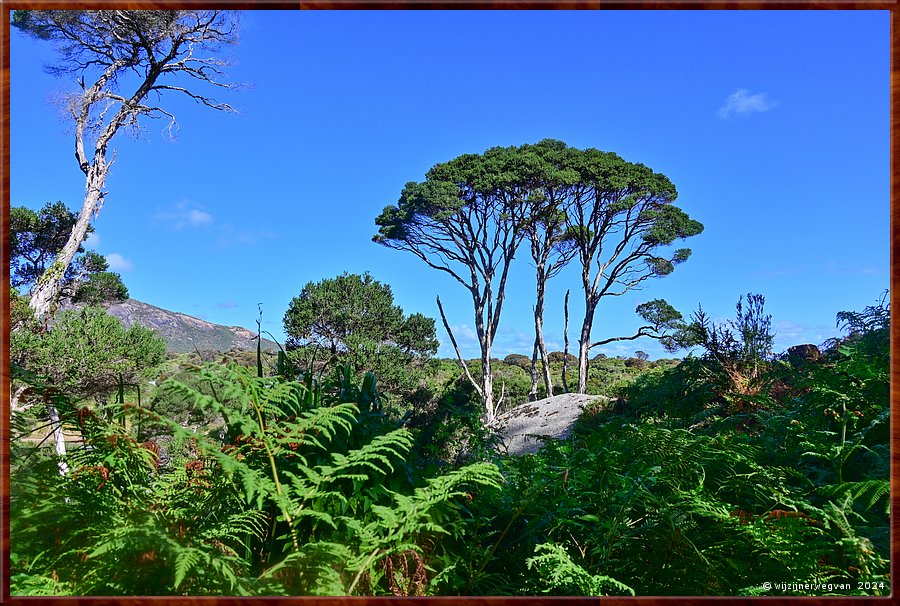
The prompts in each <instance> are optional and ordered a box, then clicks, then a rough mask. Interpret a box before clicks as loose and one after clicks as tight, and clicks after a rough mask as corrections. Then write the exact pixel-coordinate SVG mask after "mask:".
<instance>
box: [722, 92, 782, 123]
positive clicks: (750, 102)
mask: <svg viewBox="0 0 900 606" xmlns="http://www.w3.org/2000/svg"><path fill="white" fill-rule="evenodd" d="M777 104H778V103H777V102H775V101H772V100H771V99H769V98H768V97H767V96H766V93H753V94H751V93H750V91H749V90H747V89H746V88H739V89H738V90H736V91H734V92H733V93H731V95H729V97H728V98H727V99H726V100H725V105H723V106H722V107H720V108H719V112H718V114H719V117H720V118H722V119H723V120H724V119H727V118H730V117H731V116H732V115H733V114H752V113H755V112H764V111H768V110H770V109H772V108H773V107H775V106H776V105H777Z"/></svg>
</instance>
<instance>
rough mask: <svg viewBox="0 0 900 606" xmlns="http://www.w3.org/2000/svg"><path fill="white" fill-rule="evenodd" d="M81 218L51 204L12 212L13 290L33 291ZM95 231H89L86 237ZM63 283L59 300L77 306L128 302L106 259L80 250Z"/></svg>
mask: <svg viewBox="0 0 900 606" xmlns="http://www.w3.org/2000/svg"><path fill="white" fill-rule="evenodd" d="M76 221H77V217H76V216H75V214H74V213H73V212H71V211H70V210H69V209H68V208H66V206H65V205H64V204H63V203H62V202H53V203H49V202H48V203H47V204H45V205H44V207H43V208H42V209H41V210H40V211H37V212H35V211H33V210H31V209H30V208H25V207H23V206H17V207H14V208H11V209H10V214H9V240H10V251H9V252H10V283H11V285H12V287H13V288H15V289H19V288H26V289H29V290H30V289H32V288H33V287H34V286H35V285H36V283H37V280H38V279H39V278H40V277H41V276H42V275H44V273H45V272H46V271H47V266H48V264H50V263H51V262H52V260H53V259H54V258H55V257H56V256H57V255H58V254H59V253H60V251H62V249H63V246H65V244H66V240H67V239H68V238H69V234H70V233H71V232H72V228H73V227H74V226H75V223H76ZM93 231H94V228H93V227H90V226H89V227H88V230H87V232H86V233H88V234H90V233H91V232H93ZM76 253H77V256H75V257H74V259H73V261H72V263H71V265H69V267H68V268H67V269H66V271H65V273H64V274H63V278H62V281H61V283H60V293H59V296H60V297H63V298H68V299H72V300H73V301H76V302H85V303H89V304H95V305H99V304H101V303H106V302H110V301H124V300H125V299H127V298H128V289H127V288H125V285H124V284H123V283H122V278H121V277H120V276H119V274H117V273H113V272H110V271H109V263H107V261H106V259H105V258H104V257H103V255H100V254H98V253H96V252H93V251H88V252H85V250H84V247H83V246H79V247H78V249H77V250H76Z"/></svg>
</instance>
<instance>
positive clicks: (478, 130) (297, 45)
mask: <svg viewBox="0 0 900 606" xmlns="http://www.w3.org/2000/svg"><path fill="white" fill-rule="evenodd" d="M10 49H11V52H10V54H11V74H12V75H11V82H12V85H11V137H10V138H11V150H10V151H11V190H10V200H11V204H12V205H13V206H28V207H32V208H39V207H41V206H42V205H43V204H44V203H45V202H48V201H55V200H62V201H63V202H65V203H66V204H67V205H68V206H69V207H70V208H71V209H73V210H77V209H79V208H80V207H81V201H82V199H83V195H84V178H83V175H82V173H81V172H80V170H79V169H78V167H77V166H76V164H75V161H74V157H73V153H72V150H73V139H72V132H71V131H72V129H71V126H70V124H69V123H68V122H67V121H65V120H64V119H61V118H60V117H59V111H58V110H57V109H56V107H55V106H54V104H53V99H54V98H58V97H59V96H60V94H61V93H63V92H65V91H66V90H69V89H71V88H72V87H73V86H74V80H66V79H64V78H62V79H61V78H56V77H53V76H50V75H48V74H46V73H45V72H44V71H43V70H42V66H43V65H45V64H48V63H52V62H53V57H54V55H53V53H52V50H51V47H50V46H49V45H48V44H47V43H44V42H39V41H34V40H31V39H28V38H25V37H24V36H22V35H20V34H19V33H18V32H16V31H13V33H12V36H11V40H10ZM228 53H229V56H230V57H231V58H232V59H233V61H234V63H235V64H234V66H233V67H232V68H230V69H229V70H228V73H229V76H230V77H231V79H232V80H235V81H240V82H243V83H246V84H248V86H247V87H245V88H244V89H243V90H240V91H237V92H233V93H228V94H227V95H225V96H223V97H221V99H222V100H224V101H227V102H229V103H231V104H232V105H234V106H235V107H236V108H237V109H238V112H239V113H238V114H237V115H234V114H223V113H219V112H215V111H212V110H209V109H206V108H201V107H199V106H196V105H195V104H193V103H192V102H190V101H189V100H187V99H183V98H178V97H171V98H169V99H168V100H165V99H163V102H162V105H163V106H164V107H166V108H167V109H169V110H170V111H171V112H172V113H174V114H175V115H176V116H177V117H178V121H179V125H180V129H179V131H178V133H177V138H176V140H174V141H170V140H169V139H168V138H167V136H166V135H165V134H164V132H163V127H164V126H165V124H163V123H162V122H155V121H150V122H147V123H146V124H145V131H144V132H143V133H142V134H141V135H140V136H137V137H129V136H127V135H125V134H124V133H120V134H119V135H118V136H117V138H116V139H115V143H114V147H115V148H116V157H115V163H114V165H113V167H112V172H111V176H110V178H109V179H108V182H107V189H108V192H109V193H108V195H107V198H106V205H105V206H104V208H103V209H102V211H101V212H100V215H99V217H98V218H97V219H96V220H95V222H94V227H95V229H96V237H95V238H94V239H93V241H92V245H93V247H94V248H95V249H96V250H98V251H99V252H101V253H102V254H104V255H106V256H107V258H108V259H109V260H110V262H111V264H112V265H113V267H114V269H115V270H116V271H119V272H120V273H121V275H122V277H123V279H124V281H125V283H126V285H127V286H128V288H129V291H130V293H131V296H132V297H134V298H136V299H139V300H142V301H145V302H147V303H151V304H153V305H157V306H159V307H163V308H167V309H172V310H176V311H181V312H184V313H187V314H190V315H194V316H198V317H201V318H204V319H207V320H209V321H212V322H216V323H219V324H226V325H241V326H246V327H249V328H254V327H255V320H256V317H257V304H258V303H262V306H263V314H264V315H263V319H264V329H266V330H269V331H270V332H272V333H273V334H274V335H275V336H276V337H278V338H279V340H280V339H282V338H283V337H284V333H283V330H282V324H281V321H282V318H283V315H284V312H285V310H286V309H287V306H288V303H289V302H290V300H291V298H292V297H294V296H296V295H297V294H298V293H299V292H300V290H301V288H302V287H303V286H304V285H305V284H306V283H307V282H309V281H319V280H322V279H325V278H331V277H335V276H337V275H339V274H341V273H342V272H344V271H349V272H354V273H362V272H364V271H369V272H370V273H371V274H372V275H373V277H375V278H376V279H377V280H380V281H382V282H384V283H387V284H390V285H391V287H392V289H393V291H394V295H395V300H396V302H397V303H398V304H399V305H400V306H401V307H402V308H403V309H404V311H406V312H407V313H410V312H421V313H424V314H426V315H428V316H430V317H433V318H438V312H437V308H436V305H435V295H438V294H439V295H440V296H441V300H442V302H443V303H444V307H445V310H446V311H447V315H448V319H449V322H450V324H451V326H453V327H454V330H455V333H456V336H457V339H458V340H459V342H460V345H461V346H462V348H463V353H464V354H465V355H467V356H473V357H474V356H476V355H477V351H478V349H477V342H476V341H475V339H474V331H473V326H474V323H473V318H472V315H473V312H472V305H471V300H470V299H469V298H468V293H467V292H466V291H465V290H464V289H463V288H462V287H461V286H460V285H459V284H458V283H456V282H455V281H453V280H452V278H449V277H448V276H446V275H444V274H443V273H442V272H437V271H435V270H432V269H430V268H428V267H427V266H426V265H425V264H424V263H422V262H421V261H420V260H418V259H416V258H415V257H414V256H413V255H411V254H409V253H404V252H399V251H396V250H390V249H387V248H384V247H381V246H379V245H377V244H374V243H372V242H371V237H372V236H373V235H374V233H375V232H376V226H375V224H374V219H375V217H376V216H377V215H378V214H379V213H380V212H381V210H382V209H383V208H384V207H385V206H386V205H388V204H395V203H396V202H397V199H398V197H399V194H400V191H401V189H402V187H403V185H404V184H405V183H406V182H408V181H418V180H422V179H423V178H424V174H425V172H426V171H427V170H428V168H430V167H431V166H432V165H434V164H435V163H438V162H444V161H447V160H450V159H452V158H454V157H456V156H458V155H460V154H463V153H480V152H483V151H484V150H485V149H487V148H490V147H493V146H507V145H520V144H524V143H534V142H537V141H539V140H541V139H544V138H555V139H561V140H562V141H565V142H566V143H567V144H569V145H570V146H574V147H579V148H586V147H595V148H598V149H601V150H605V151H613V152H616V153H618V154H619V155H620V156H622V157H623V158H625V159H626V160H629V161H632V162H641V163H643V164H646V165H648V166H649V167H651V168H653V169H654V170H656V171H658V172H661V173H663V174H665V175H667V176H668V177H669V178H670V179H671V180H672V181H673V182H674V183H675V185H676V187H677V188H678V192H679V198H678V201H677V204H678V205H679V206H681V207H682V208H683V209H685V210H686V211H687V212H688V213H689V214H690V215H691V216H692V217H693V218H696V219H698V220H699V221H701V222H702V223H703V224H704V225H705V227H706V229H705V231H704V233H703V234H702V235H700V236H697V237H695V238H691V239H690V240H688V241H687V243H686V245H687V246H689V247H690V248H692V249H693V256H692V257H691V258H690V259H689V260H688V261H687V262H686V263H685V264H684V265H682V266H680V267H678V268H677V270H676V271H675V273H674V274H672V275H671V276H668V277H665V278H662V279H655V280H651V281H648V282H645V287H644V288H643V289H642V290H641V291H636V292H632V293H629V294H628V295H626V296H622V297H618V298H615V299H613V300H605V301H604V302H603V303H601V306H600V308H599V309H598V312H597V316H596V320H595V323H594V334H593V336H594V338H595V339H600V338H606V337H611V336H621V335H629V334H632V333H633V332H634V330H635V329H636V328H637V327H638V326H639V325H640V320H639V318H638V317H637V316H636V315H635V314H634V308H635V307H636V306H637V305H638V304H639V303H641V302H643V301H647V300H650V299H654V298H664V299H666V300H667V301H669V302H670V303H672V304H673V305H674V306H675V307H676V308H678V309H679V310H681V311H682V312H683V313H685V314H687V313H689V312H691V311H693V310H696V309H697V306H698V304H700V305H702V306H703V309H704V310H705V311H706V312H707V313H709V314H710V315H711V316H712V317H713V318H715V319H725V318H730V317H733V314H734V305H735V303H736V301H737V299H738V297H739V296H740V295H741V294H745V293H747V292H754V293H762V294H763V295H765V297H766V309H767V311H768V312H769V313H771V314H772V317H773V318H772V320H773V325H774V327H775V330H776V332H777V338H776V349H778V350H779V351H781V350H784V349H785V348H787V347H788V346H790V345H793V344H797V343H820V342H822V341H823V340H825V339H827V338H829V337H831V336H834V335H835V334H837V331H836V329H835V326H834V324H835V313H836V312H838V311H840V310H859V309H862V308H863V307H864V306H866V305H870V304H873V303H875V301H876V300H877V299H878V298H879V296H880V294H881V292H882V291H883V290H884V289H885V288H887V287H888V284H889V262H890V254H889V71H888V69H889V66H888V56H889V13H888V12H887V11H734V12H725V11H683V12H680V11H678V12H670V11H635V12H631V11H609V12H600V11H597V12H593V11H591V12H588V11H574V12H568V11H549V12H544V11H496V12H494V11H484V12H482V11H449V12H441V11H409V12H402V11H384V12H379V11H366V12H351V11H335V12H329V11H304V12H293V11H275V12H263V11H259V12H257V11H253V12H245V13H244V14H243V16H242V33H241V40H240V42H239V44H238V45H237V46H235V47H233V48H231V49H229V51H228ZM528 259H529V255H528V254H527V250H525V249H523V250H522V252H521V253H520V255H519V256H518V258H517V261H516V264H515V265H514V269H513V272H512V274H511V276H510V281H509V285H508V293H507V302H506V306H505V308H504V312H503V316H502V319H501V323H500V331H499V334H498V337H497V340H496V343H495V347H494V354H495V355H497V356H499V357H502V356H505V355H506V354H509V353H524V354H530V352H531V343H532V341H533V321H532V318H531V313H532V312H531V307H532V305H533V302H534V294H533V292H534V278H533V268H532V267H531V266H530V265H529V263H528ZM578 272H579V270H578V268H577V267H576V266H575V265H572V266H570V267H569V268H567V269H566V270H565V271H563V272H562V273H561V274H560V275H559V276H558V277H557V278H555V279H554V280H553V281H552V282H551V283H550V285H549V292H548V298H547V312H546V317H545V332H546V335H547V340H548V346H549V347H550V348H551V350H553V349H560V350H561V349H562V332H563V314H562V306H563V296H564V294H565V291H566V289H567V288H571V289H572V295H571V304H570V327H569V339H570V342H571V344H572V345H571V347H572V348H575V347H577V330H578V326H579V324H580V318H581V315H582V313H583V305H581V304H579V300H580V297H581V293H580V279H579V273H578ZM438 327H439V331H438V335H439V338H440V340H441V343H442V345H441V349H440V352H439V355H441V356H448V357H449V356H452V355H453V351H452V348H451V347H450V344H449V339H448V338H447V336H446V334H445V333H444V331H443V330H442V329H441V326H440V321H438ZM638 349H641V350H644V351H646V352H648V353H649V354H650V355H651V358H656V357H660V356H665V355H667V354H664V352H663V351H662V350H661V348H659V347H658V345H657V344H656V343H655V342H654V341H652V340H646V339H642V340H638V341H628V342H624V343H621V344H612V345H610V346H607V347H605V348H602V349H600V350H599V351H602V352H603V353H606V354H608V355H632V354H633V352H634V351H635V350H638ZM595 353H596V352H595Z"/></svg>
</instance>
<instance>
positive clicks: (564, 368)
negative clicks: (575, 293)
mask: <svg viewBox="0 0 900 606" xmlns="http://www.w3.org/2000/svg"><path fill="white" fill-rule="evenodd" d="M563 310H564V312H565V317H566V324H565V326H564V327H563V341H564V345H563V366H562V384H563V391H564V392H565V393H569V383H568V381H566V372H567V371H568V370H569V290H568V289H566V300H565V303H564V304H563ZM544 363H545V364H547V365H548V366H549V363H548V362H547V361H546V358H545V360H544Z"/></svg>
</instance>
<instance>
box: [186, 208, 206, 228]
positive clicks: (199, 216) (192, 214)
mask: <svg viewBox="0 0 900 606" xmlns="http://www.w3.org/2000/svg"><path fill="white" fill-rule="evenodd" d="M211 221H212V215H211V214H209V213H205V212H203V211H202V210H196V209H194V210H190V211H188V214H187V222H188V225H203V224H204V223H209V222H211Z"/></svg>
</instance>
